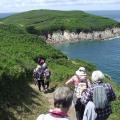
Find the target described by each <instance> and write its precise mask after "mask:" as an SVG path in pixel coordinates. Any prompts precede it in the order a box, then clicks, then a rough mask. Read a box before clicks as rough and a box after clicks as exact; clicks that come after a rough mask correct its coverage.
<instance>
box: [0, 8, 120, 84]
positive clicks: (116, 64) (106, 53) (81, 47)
mask: <svg viewBox="0 0 120 120" xmlns="http://www.w3.org/2000/svg"><path fill="white" fill-rule="evenodd" d="M86 12H87V13H90V14H95V15H98V16H104V17H109V18H111V19H114V20H117V21H119V22H120V11H112V10H109V11H86ZM12 14H14V13H0V18H4V17H7V16H10V15H12ZM55 48H56V49H58V50H60V51H62V52H63V53H64V54H66V55H67V56H68V57H69V58H72V59H76V58H79V59H82V60H85V61H88V62H90V63H92V64H95V65H96V66H97V69H99V70H101V71H103V72H104V73H106V74H109V75H110V76H111V77H112V79H113V81H115V82H116V83H118V84H120V38H113V39H108V40H106V41H82V42H75V43H64V44H59V45H56V46H55ZM78 67H79V66H78Z"/></svg>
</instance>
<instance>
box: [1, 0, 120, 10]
mask: <svg viewBox="0 0 120 120" xmlns="http://www.w3.org/2000/svg"><path fill="white" fill-rule="evenodd" d="M95 5H97V6H99V7H100V8H101V6H100V5H104V6H106V7H107V6H113V5H114V6H113V7H114V8H116V7H115V6H119V7H120V0H2V1H1V2H0V12H1V11H14V10H16V11H25V10H31V9H52V8H53V9H58V7H59V8H61V9H67V8H68V7H69V8H70V6H71V7H72V9H76V6H80V7H82V8H83V7H86V6H87V7H88V8H89V7H90V6H93V7H94V6H95ZM60 6H61V7H60Z"/></svg>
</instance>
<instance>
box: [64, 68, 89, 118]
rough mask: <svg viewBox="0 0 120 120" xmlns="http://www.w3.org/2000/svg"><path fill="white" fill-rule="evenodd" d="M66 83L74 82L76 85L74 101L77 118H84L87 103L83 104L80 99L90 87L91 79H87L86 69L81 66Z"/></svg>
mask: <svg viewBox="0 0 120 120" xmlns="http://www.w3.org/2000/svg"><path fill="white" fill-rule="evenodd" d="M65 84H66V85H68V84H73V85H74V87H75V89H74V97H73V103H74V105H75V111H76V118H77V120H82V118H83V114H84V109H85V105H82V104H81V103H80V102H78V100H79V99H81V94H82V92H83V91H84V90H86V89H87V88H88V87H90V81H89V80H88V79H87V74H86V69H85V68H84V67H80V68H79V69H78V70H77V71H76V72H75V75H73V76H72V77H71V78H70V79H69V80H68V81H67V82H66V83H65Z"/></svg>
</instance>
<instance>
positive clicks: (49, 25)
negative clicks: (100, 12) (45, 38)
mask: <svg viewBox="0 0 120 120" xmlns="http://www.w3.org/2000/svg"><path fill="white" fill-rule="evenodd" d="M1 22H3V23H6V24H15V25H17V26H19V27H24V28H25V29H26V30H27V31H28V32H29V33H32V34H38V35H46V34H48V33H52V32H53V31H57V30H61V31H64V30H69V31H73V32H77V33H79V32H81V31H83V32H92V31H101V30H104V29H106V28H112V27H114V26H119V23H118V22H116V21H115V20H111V19H109V18H105V17H100V16H95V15H91V14H88V13H85V12H83V11H56V10H33V11H29V12H24V13H20V14H15V15H12V16H10V17H7V18H4V19H2V20H1Z"/></svg>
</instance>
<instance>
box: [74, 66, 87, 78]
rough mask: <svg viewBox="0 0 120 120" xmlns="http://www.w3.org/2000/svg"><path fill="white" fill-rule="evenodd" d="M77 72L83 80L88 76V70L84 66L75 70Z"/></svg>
mask: <svg viewBox="0 0 120 120" xmlns="http://www.w3.org/2000/svg"><path fill="white" fill-rule="evenodd" d="M75 74H76V75H77V76H79V78H80V79H81V80H84V79H86V77H87V74H86V70H85V68H84V67H80V68H79V69H78V70H77V71H76V72H75Z"/></svg>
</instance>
